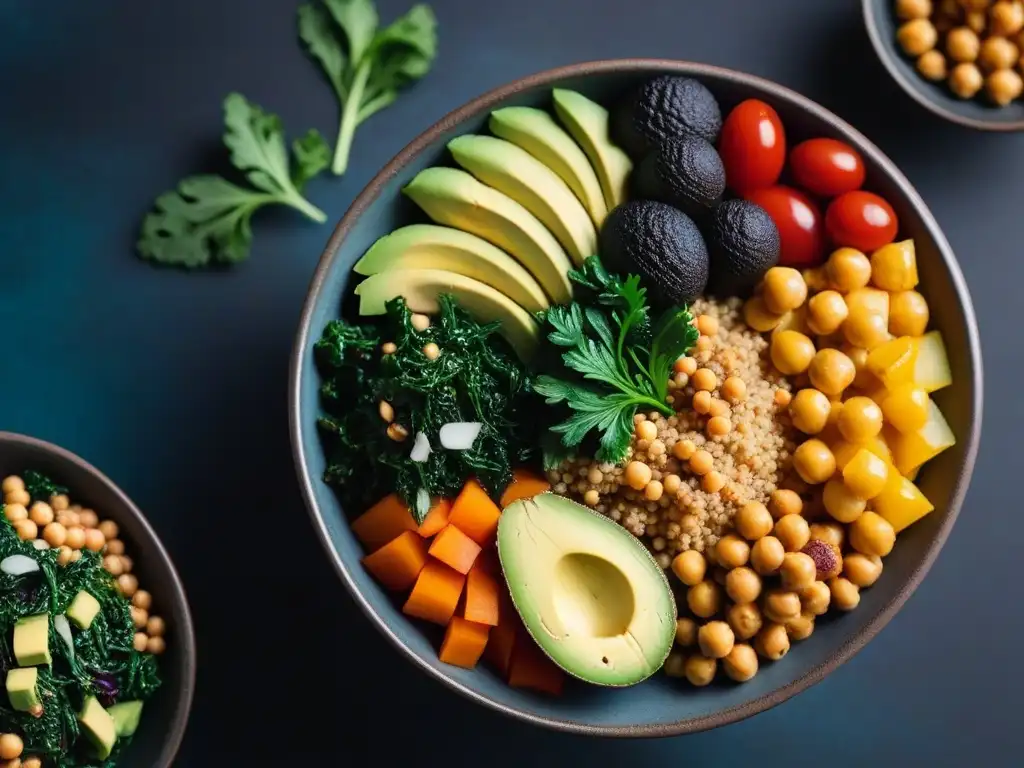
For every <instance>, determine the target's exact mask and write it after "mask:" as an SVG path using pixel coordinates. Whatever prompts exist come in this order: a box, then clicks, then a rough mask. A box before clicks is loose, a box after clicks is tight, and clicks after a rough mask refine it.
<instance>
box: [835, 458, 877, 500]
mask: <svg viewBox="0 0 1024 768" xmlns="http://www.w3.org/2000/svg"><path fill="white" fill-rule="evenodd" d="M833 455H834V452H833ZM836 463H837V464H838V459H837V460H836ZM889 466H890V465H889V464H888V462H886V461H885V460H883V459H882V458H880V457H879V456H877V455H876V454H874V453H872V452H871V451H869V450H868V449H867V448H861V449H860V450H858V451H857V452H856V453H855V454H854V455H853V458H852V459H850V460H849V461H848V462H847V463H846V465H845V466H844V467H843V483H844V484H845V485H846V487H847V488H848V489H849V491H850V492H851V493H852V494H853V495H854V496H856V497H857V498H858V499H864V500H865V501H867V500H870V499H873V498H875V496H877V495H878V494H880V493H881V492H882V489H884V488H885V483H886V480H888V478H889Z"/></svg>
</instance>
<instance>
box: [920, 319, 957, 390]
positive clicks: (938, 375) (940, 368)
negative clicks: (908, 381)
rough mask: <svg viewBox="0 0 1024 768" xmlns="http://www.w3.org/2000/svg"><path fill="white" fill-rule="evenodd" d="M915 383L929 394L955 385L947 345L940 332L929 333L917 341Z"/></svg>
mask: <svg viewBox="0 0 1024 768" xmlns="http://www.w3.org/2000/svg"><path fill="white" fill-rule="evenodd" d="M914 383H915V384H917V385H918V386H919V387H921V389H923V390H924V391H925V392H928V393H931V392H935V391H936V390H939V389H942V388H943V387H948V386H949V385H950V384H952V383H953V371H952V369H951V368H950V367H949V357H948V356H947V355H946V344H945V342H943V340H942V334H941V333H939V332H938V331H929V332H928V333H926V334H925V335H924V336H920V337H918V339H917V360H916V362H915V364H914Z"/></svg>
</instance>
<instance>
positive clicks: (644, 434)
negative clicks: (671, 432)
mask: <svg viewBox="0 0 1024 768" xmlns="http://www.w3.org/2000/svg"><path fill="white" fill-rule="evenodd" d="M633 431H634V432H636V436H637V439H639V440H647V441H648V442H649V441H651V440H654V439H655V438H656V437H657V436H658V427H657V425H655V423H654V422H653V421H641V422H640V423H639V424H637V425H636V429H635V430H633Z"/></svg>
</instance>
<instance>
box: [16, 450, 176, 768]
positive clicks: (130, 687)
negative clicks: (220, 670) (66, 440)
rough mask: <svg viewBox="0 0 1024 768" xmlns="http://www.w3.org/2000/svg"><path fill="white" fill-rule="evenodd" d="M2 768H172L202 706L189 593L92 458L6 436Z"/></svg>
mask: <svg viewBox="0 0 1024 768" xmlns="http://www.w3.org/2000/svg"><path fill="white" fill-rule="evenodd" d="M0 491H2V495H0V674H2V676H3V678H4V689H3V691H0V766H4V768H15V767H16V768H115V766H129V765H131V766H135V765H146V766H153V767H154V768H168V766H170V765H171V764H172V761H173V759H174V756H175V754H176V752H177V750H178V747H179V745H180V743H181V739H182V736H183V735H184V731H185V726H186V723H187V719H188V712H189V709H190V707H191V703H192V693H193V688H194V676H195V640H194V637H193V630H192V620H191V616H190V613H189V609H188V604H187V602H186V598H185V594H184V589H183V587H182V584H181V581H180V579H179V578H178V575H177V572H176V571H175V568H174V566H173V564H172V563H171V561H170V558H169V556H168V554H167V552H166V551H165V550H164V548H163V546H162V544H161V543H160V541H159V540H158V539H157V537H156V534H155V533H154V532H153V530H152V528H150V526H149V524H148V523H147V522H146V520H145V518H144V517H143V516H142V513H141V512H140V511H139V510H138V509H137V508H136V507H135V506H134V504H133V503H132V502H131V501H130V500H129V499H128V498H127V497H126V496H125V495H124V494H123V493H122V492H121V491H120V490H119V489H118V488H117V487H116V486H114V484H113V483H112V482H111V481H110V480H109V479H107V478H106V477H105V476H104V475H103V474H101V473H100V472H99V471H98V470H97V469H95V468H94V467H92V466H91V465H89V464H87V463H86V462H85V461H83V460H82V459H80V458H79V457H77V456H75V455H73V454H71V453H69V452H67V451H65V450H63V449H61V448H58V447H57V446H54V445H51V444H49V443H45V442H43V441H41V440H36V439H34V438H30V437H25V436H23V435H16V434H12V433H7V432H0Z"/></svg>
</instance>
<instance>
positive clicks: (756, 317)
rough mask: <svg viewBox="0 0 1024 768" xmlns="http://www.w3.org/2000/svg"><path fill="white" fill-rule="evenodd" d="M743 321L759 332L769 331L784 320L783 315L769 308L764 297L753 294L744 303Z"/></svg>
mask: <svg viewBox="0 0 1024 768" xmlns="http://www.w3.org/2000/svg"><path fill="white" fill-rule="evenodd" d="M743 322H745V323H746V324H747V325H749V326H750V327H751V328H753V329H754V330H755V331H758V332H759V333H768V331H770V330H772V329H773V328H775V326H777V325H778V324H779V323H781V322H782V315H777V314H775V313H774V312H772V311H771V310H769V309H768V307H767V306H766V305H765V303H764V298H763V297H761V296H753V297H751V298H749V299H747V301H746V303H745V304H744V305H743Z"/></svg>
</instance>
